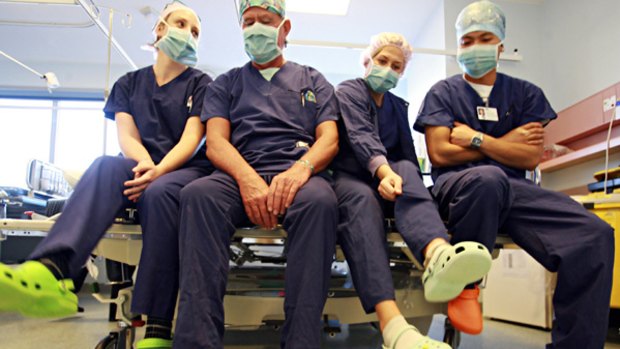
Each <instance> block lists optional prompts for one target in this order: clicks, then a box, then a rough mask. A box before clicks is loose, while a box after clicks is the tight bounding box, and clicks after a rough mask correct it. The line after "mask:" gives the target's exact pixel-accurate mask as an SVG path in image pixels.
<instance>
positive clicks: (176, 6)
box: [157, 1, 201, 24]
mask: <svg viewBox="0 0 620 349" xmlns="http://www.w3.org/2000/svg"><path fill="white" fill-rule="evenodd" d="M178 10H187V11H189V12H191V13H192V14H193V15H194V17H196V20H197V21H198V24H201V20H200V17H198V15H197V14H196V11H194V10H192V9H191V8H189V7H188V6H187V5H185V4H184V3H182V2H180V1H173V2H171V3H169V4H167V5H166V6H165V7H164V9H163V10H162V11H161V15H160V17H161V18H160V19H159V20H158V21H157V24H159V22H161V21H162V19H166V18H168V16H170V14H171V13H172V12H174V11H178Z"/></svg>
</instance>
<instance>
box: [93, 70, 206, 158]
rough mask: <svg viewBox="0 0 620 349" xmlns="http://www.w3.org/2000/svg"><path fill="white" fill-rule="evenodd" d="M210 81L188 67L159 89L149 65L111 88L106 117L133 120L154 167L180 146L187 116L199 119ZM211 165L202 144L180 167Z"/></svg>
mask: <svg viewBox="0 0 620 349" xmlns="http://www.w3.org/2000/svg"><path fill="white" fill-rule="evenodd" d="M211 81H212V80H211V78H210V77H209V76H208V75H207V74H205V73H203V72H201V71H200V70H197V69H194V68H191V67H190V68H187V70H185V71H184V72H183V73H181V74H180V75H179V76H177V77H176V78H175V79H174V80H172V81H170V82H169V83H167V84H165V85H163V86H158V85H157V81H156V79H155V73H154V71H153V67H152V66H148V67H145V68H142V69H139V70H136V71H133V72H130V73H127V74H125V75H124V76H123V77H121V78H120V79H118V81H117V82H116V83H115V84H114V87H113V88H112V92H111V93H110V97H109V98H108V101H107V103H106V105H105V107H104V108H103V111H104V112H105V116H106V118H108V119H110V120H114V119H115V114H116V113H119V112H125V113H128V114H130V115H131V116H132V117H133V120H134V122H135V123H136V126H137V128H138V131H139V132H140V138H141V140H142V144H143V145H144V147H145V148H146V150H147V151H148V152H149V154H150V155H151V158H152V159H153V162H155V164H157V163H159V162H160V161H161V160H162V159H163V158H164V156H165V155H166V154H168V152H169V151H170V150H172V148H174V146H176V145H177V143H179V141H180V140H181V136H182V135H183V131H184V130H185V125H186V123H187V120H188V119H189V118H190V117H199V116H200V112H201V110H202V104H203V102H204V96H205V92H206V87H207V85H208V84H209V83H210V82H211ZM187 166H210V162H209V160H208V159H207V156H206V146H205V144H204V142H203V143H202V144H201V145H200V146H199V148H198V149H197V151H196V153H195V154H194V156H193V157H192V158H191V159H190V160H189V161H188V162H187V163H186V164H185V165H184V166H183V167H187Z"/></svg>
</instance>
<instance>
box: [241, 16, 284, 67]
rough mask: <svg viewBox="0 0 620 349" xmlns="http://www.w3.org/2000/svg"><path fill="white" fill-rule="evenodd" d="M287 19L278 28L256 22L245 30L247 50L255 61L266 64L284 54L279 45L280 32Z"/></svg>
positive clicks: (244, 39) (244, 37)
mask: <svg viewBox="0 0 620 349" xmlns="http://www.w3.org/2000/svg"><path fill="white" fill-rule="evenodd" d="M285 21H286V20H283V21H282V23H280V25H279V26H278V27H277V28H275V27H272V26H270V25H265V24H262V23H258V22H256V23H254V24H252V25H251V26H248V27H246V28H245V29H244V30H243V41H244V44H245V52H246V53H247V54H248V56H249V57H250V59H251V60H252V61H253V62H255V63H258V64H266V63H269V62H271V61H273V60H274V59H276V58H277V57H278V56H280V55H281V54H282V49H281V48H280V46H278V34H279V33H280V28H281V27H282V25H283V24H284V22H285Z"/></svg>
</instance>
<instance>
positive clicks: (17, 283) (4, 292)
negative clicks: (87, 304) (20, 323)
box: [0, 261, 78, 318]
mask: <svg viewBox="0 0 620 349" xmlns="http://www.w3.org/2000/svg"><path fill="white" fill-rule="evenodd" d="M0 271H1V272H2V276H0V299H2V302H1V304H0V310H5V311H19V312H20V313H21V314H22V315H24V316H28V317H36V318H49V317H63V316H69V315H73V314H75V313H77V311H78V298H77V296H76V295H75V294H74V293H73V292H71V291H72V290H73V288H74V286H73V281H72V280H58V279H56V277H54V274H52V272H51V271H49V269H47V267H46V266H45V265H43V264H42V263H40V262H37V261H28V262H26V263H23V264H21V265H20V266H19V267H18V268H17V269H14V270H12V269H10V268H8V267H7V266H5V265H2V268H1V269H0Z"/></svg>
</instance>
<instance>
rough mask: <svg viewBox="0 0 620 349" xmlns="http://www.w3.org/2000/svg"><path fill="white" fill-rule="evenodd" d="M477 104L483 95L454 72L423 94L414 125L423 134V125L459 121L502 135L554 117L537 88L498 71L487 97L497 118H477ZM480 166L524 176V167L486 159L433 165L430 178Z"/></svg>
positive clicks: (516, 176) (452, 123) (479, 104)
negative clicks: (456, 164) (465, 162)
mask: <svg viewBox="0 0 620 349" xmlns="http://www.w3.org/2000/svg"><path fill="white" fill-rule="evenodd" d="M479 106H485V104H484V102H483V101H482V98H480V96H479V95H478V93H477V92H476V91H475V90H474V89H473V87H471V85H469V83H467V81H465V79H464V78H463V76H462V75H455V76H452V77H450V78H448V79H446V80H442V81H440V82H438V83H437V84H435V85H434V86H433V87H432V88H431V90H430V91H429V92H428V93H427V94H426V97H425V98H424V102H423V104H422V106H421V108H420V112H419V114H418V118H417V120H416V122H415V124H414V126H413V128H414V129H415V130H416V131H418V132H422V133H424V128H425V127H426V126H446V127H450V128H452V127H453V125H454V122H455V121H458V122H461V123H463V124H467V125H468V126H469V127H471V128H472V129H474V130H477V131H480V132H482V133H484V134H488V135H490V136H492V137H501V136H503V135H505V134H506V133H508V132H510V131H511V130H513V129H515V128H517V127H519V126H522V125H525V124H527V123H529V122H542V123H544V124H546V123H547V122H548V121H549V120H552V119H555V118H556V117H557V115H556V113H555V111H553V109H552V108H551V105H550V104H549V101H547V98H546V97H545V95H544V93H543V92H542V90H541V89H540V88H539V87H537V86H536V85H534V84H532V83H529V82H527V81H525V80H520V79H516V78H513V77H510V76H508V75H505V74H501V73H498V74H497V80H496V81H495V85H494V86H493V90H492V91H491V95H490V96H489V107H491V108H497V113H498V116H499V121H497V122H495V121H481V120H478V116H477V112H476V108H477V107H479ZM481 165H494V166H498V167H500V168H501V169H502V170H504V172H505V173H506V174H507V175H508V176H510V177H512V178H524V177H525V170H521V169H517V168H513V167H509V166H506V165H503V164H501V163H499V162H497V161H495V160H493V159H490V158H485V159H482V160H480V161H477V162H471V163H468V164H463V165H459V166H454V167H444V168H433V171H432V175H433V180H435V183H437V181H438V180H441V179H440V176H441V175H443V174H446V173H451V172H455V171H461V170H464V169H467V168H471V167H476V166H481Z"/></svg>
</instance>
